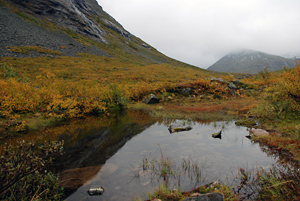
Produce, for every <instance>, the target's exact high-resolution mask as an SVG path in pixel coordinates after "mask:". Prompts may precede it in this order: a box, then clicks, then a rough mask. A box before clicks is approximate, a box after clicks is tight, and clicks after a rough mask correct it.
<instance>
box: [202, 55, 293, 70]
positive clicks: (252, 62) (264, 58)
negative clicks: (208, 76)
mask: <svg viewBox="0 0 300 201" xmlns="http://www.w3.org/2000/svg"><path fill="white" fill-rule="evenodd" d="M294 66H295V60H294V59H288V58H284V57H281V56H277V55H272V54H267V53H264V52H260V51H255V50H248V49H242V50H237V51H233V52H230V53H228V54H226V55H225V56H223V57H222V58H221V59H219V60H218V61H217V62H216V63H214V64H213V65H211V66H210V67H208V68H207V69H208V70H211V71H217V72H229V73H254V74H255V73H258V72H260V71H263V70H265V69H267V70H268V71H278V70H282V69H283V68H285V67H288V68H291V67H294Z"/></svg>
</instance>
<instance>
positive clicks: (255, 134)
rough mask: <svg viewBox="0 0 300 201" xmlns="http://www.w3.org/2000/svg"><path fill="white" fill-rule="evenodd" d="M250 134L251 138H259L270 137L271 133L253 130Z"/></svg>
mask: <svg viewBox="0 0 300 201" xmlns="http://www.w3.org/2000/svg"><path fill="white" fill-rule="evenodd" d="M249 133H250V136H258V137H260V136H268V135H270V133H269V132H268V131H266V130H264V129H251V130H250V131H249Z"/></svg>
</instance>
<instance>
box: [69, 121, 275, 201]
mask: <svg viewBox="0 0 300 201" xmlns="http://www.w3.org/2000/svg"><path fill="white" fill-rule="evenodd" d="M169 123H170V122H168V123H165V122H163V121H160V122H156V123H155V124H153V125H151V126H150V127H148V128H145V127H144V129H142V130H140V131H139V132H140V134H139V135H136V136H135V137H132V135H129V137H128V139H129V138H131V139H130V140H128V141H127V142H126V141H120V143H118V144H117V146H116V149H114V153H115V154H110V155H108V156H111V157H110V158H109V157H106V162H105V164H103V165H102V168H101V169H100V171H99V172H98V173H97V174H96V175H95V176H94V177H93V178H91V179H89V180H88V181H86V182H85V183H84V185H82V186H81V187H80V188H79V189H78V190H77V191H76V192H75V193H74V194H72V195H71V196H70V197H68V199H67V200H131V199H132V198H133V197H134V196H141V197H142V196H143V195H145V194H146V193H147V192H148V191H152V190H153V188H154V187H157V186H158V181H159V179H153V178H151V177H149V176H147V175H151V174H140V176H139V177H135V173H134V172H136V171H138V168H139V166H140V163H141V160H142V159H143V158H145V157H146V158H149V159H152V158H154V159H155V158H160V157H161V154H162V153H163V154H164V155H165V156H166V157H170V158H172V159H174V160H175V161H176V163H179V164H180V163H181V160H182V158H186V157H190V158H192V159H193V161H196V162H198V163H199V164H200V166H201V168H202V169H201V171H202V172H201V173H202V177H203V179H202V180H201V182H198V185H201V184H205V183H208V182H211V181H214V180H217V179H222V180H223V181H225V182H226V181H228V182H230V180H231V178H230V177H231V175H232V174H234V173H235V172H237V171H238V169H239V168H240V167H243V168H245V167H248V168H252V167H255V166H261V167H263V168H269V167H271V165H272V164H273V163H274V162H275V161H274V160H273V159H272V158H271V157H268V156H267V155H266V154H264V153H263V152H262V151H261V149H260V147H259V145H258V144H254V143H252V142H251V141H250V140H249V139H247V138H246V137H245V136H246V135H248V133H249V132H248V131H247V128H245V127H237V126H236V125H235V124H234V121H232V122H216V123H210V124H207V123H206V124H201V123H197V122H190V123H189V124H190V126H192V127H193V129H192V130H189V131H186V132H178V133H172V134H170V133H169V130H168V127H169V125H168V124H169ZM171 123H174V124H180V125H182V124H184V123H185V124H186V122H183V121H172V122H171ZM108 129H109V128H108ZM128 129H129V130H128ZM220 129H222V140H220V139H215V138H212V133H216V132H218V131H220ZM121 130H123V131H124V132H125V131H130V130H131V128H130V127H123V129H121ZM137 131H138V130H137ZM121 133H122V132H121ZM109 135H113V136H115V137H117V136H120V132H119V134H114V133H113V132H112V133H110V134H109ZM107 136H108V135H107ZM124 136H126V134H124ZM119 138H120V139H121V138H123V137H119ZM125 138H126V137H125ZM98 143H99V141H96V144H97V145H98ZM158 144H159V146H160V147H161V150H162V153H161V151H160V149H159V148H158V146H157V145H158ZM95 146H96V145H95ZM102 146H105V145H101V146H98V148H97V149H99V150H101V152H93V151H90V150H86V151H85V152H84V153H89V152H92V153H96V155H101V154H104V153H105V152H106V151H107V150H106V149H108V150H110V149H113V148H111V146H113V144H108V146H107V147H103V148H100V147H102ZM86 148H87V147H86ZM87 149H93V148H92V147H90V148H87ZM81 156H82V157H83V159H78V160H80V161H86V163H85V165H88V164H89V163H95V161H100V159H98V158H97V157H100V156H97V157H90V159H91V160H94V161H93V162H88V161H89V160H87V159H86V156H85V154H83V155H80V156H78V157H81ZM73 163H74V162H73ZM77 163H78V162H77ZM94 165H95V164H94ZM176 183H178V182H176V181H174V183H173V184H172V185H174V186H176ZM180 185H181V186H180V187H181V189H182V190H189V189H190V188H191V185H194V184H191V182H189V181H181V182H180ZM100 186H103V187H104V188H105V193H104V194H103V195H102V196H100V197H90V196H88V194H87V190H88V189H89V188H93V187H100Z"/></svg>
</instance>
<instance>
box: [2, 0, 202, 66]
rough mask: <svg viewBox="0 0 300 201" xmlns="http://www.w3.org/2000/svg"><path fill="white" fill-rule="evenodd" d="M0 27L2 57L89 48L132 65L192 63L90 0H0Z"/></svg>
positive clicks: (74, 52)
mask: <svg viewBox="0 0 300 201" xmlns="http://www.w3.org/2000/svg"><path fill="white" fill-rule="evenodd" d="M0 30H1V31H0V56H2V57H7V56H13V57H39V56H49V53H51V52H52V53H53V52H55V53H57V54H59V55H61V56H77V55H78V53H90V54H95V55H99V56H107V57H118V58H122V59H123V60H125V61H129V62H134V63H135V64H151V63H172V62H175V63H177V64H179V63H180V65H186V66H189V67H193V66H190V65H187V64H183V63H181V62H178V61H176V60H174V59H171V58H169V57H167V56H165V55H163V54H162V53H160V52H158V51H157V50H156V49H155V48H153V47H151V46H150V45H149V44H147V43H146V42H144V41H143V40H141V39H140V38H138V37H136V36H134V35H133V34H131V33H130V32H129V31H127V30H125V29H124V28H123V27H122V25H121V24H120V23H118V22H117V21H116V20H115V19H114V18H113V17H111V16H110V15H109V14H108V13H106V12H105V11H104V10H103V9H102V7H101V6H100V5H98V3H97V1H96V0H0ZM50 56H56V55H55V54H50ZM193 68H196V67H193Z"/></svg>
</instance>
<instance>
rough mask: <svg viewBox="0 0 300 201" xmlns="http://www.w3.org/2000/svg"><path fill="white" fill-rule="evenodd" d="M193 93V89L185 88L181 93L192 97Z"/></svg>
mask: <svg viewBox="0 0 300 201" xmlns="http://www.w3.org/2000/svg"><path fill="white" fill-rule="evenodd" d="M191 92H192V89H191V88H183V89H182V90H181V93H182V94H183V95H190V94H191Z"/></svg>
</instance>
